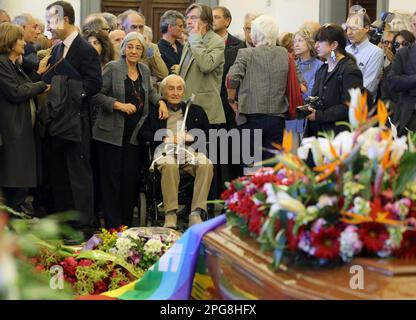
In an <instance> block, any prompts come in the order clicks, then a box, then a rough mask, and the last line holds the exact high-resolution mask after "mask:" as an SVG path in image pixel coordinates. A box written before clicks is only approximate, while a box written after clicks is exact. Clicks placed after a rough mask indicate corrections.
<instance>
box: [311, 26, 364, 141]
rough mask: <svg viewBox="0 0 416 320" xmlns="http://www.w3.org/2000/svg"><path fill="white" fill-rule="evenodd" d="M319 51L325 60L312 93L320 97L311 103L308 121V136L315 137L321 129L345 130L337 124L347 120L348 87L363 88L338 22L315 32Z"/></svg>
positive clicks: (316, 77) (358, 71) (361, 78)
mask: <svg viewBox="0 0 416 320" xmlns="http://www.w3.org/2000/svg"><path fill="white" fill-rule="evenodd" d="M315 41H316V45H315V47H316V50H317V52H318V55H319V57H320V58H322V59H325V60H326V63H325V64H324V65H323V66H322V67H321V68H320V69H319V70H318V72H317V73H316V76H315V84H314V87H313V89H312V96H317V97H319V98H320V99H319V100H318V101H316V102H315V103H314V107H312V106H309V107H308V111H309V112H310V114H309V115H308V116H307V117H306V118H307V119H308V120H309V121H308V123H307V126H306V130H305V137H310V136H316V135H317V134H318V132H323V131H331V130H332V131H335V134H337V133H339V132H340V131H343V130H344V129H345V127H343V126H335V123H336V122H338V121H348V105H347V102H348V101H349V100H350V96H349V93H348V90H349V89H351V88H357V87H362V85H363V76H362V73H361V71H360V69H358V67H357V65H356V63H355V60H354V58H353V57H352V56H351V55H349V54H348V53H347V52H346V51H345V46H346V43H347V39H346V37H345V33H344V30H343V29H342V28H341V27H340V26H338V25H335V24H328V25H325V26H323V27H322V28H321V29H319V31H318V32H317V33H316V35H315Z"/></svg>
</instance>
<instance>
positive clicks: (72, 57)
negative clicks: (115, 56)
mask: <svg viewBox="0 0 416 320" xmlns="http://www.w3.org/2000/svg"><path fill="white" fill-rule="evenodd" d="M59 46H60V45H56V46H55V47H54V48H53V49H52V54H51V56H52V57H51V60H50V61H51V65H53V64H54V63H56V62H57V61H58V60H59V59H60V57H59V56H58V54H59ZM65 59H66V60H68V62H69V63H70V64H71V65H72V66H73V67H74V68H75V69H76V70H77V71H78V72H79V73H80V75H81V77H82V86H83V87H84V91H85V93H86V99H85V102H88V101H89V98H90V97H92V96H93V95H94V94H96V93H98V92H100V90H101V87H102V85H103V84H102V76H101V64H100V59H99V57H98V54H97V51H96V50H95V49H94V48H93V47H92V46H91V45H90V44H89V43H88V42H87V41H86V40H85V39H83V38H82V37H81V35H79V34H78V36H77V37H76V38H75V40H74V42H73V43H72V45H71V47H70V48H69V50H68V53H67V55H66V57H65ZM84 106H85V104H84Z"/></svg>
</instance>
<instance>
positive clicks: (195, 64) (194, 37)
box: [179, 4, 225, 127]
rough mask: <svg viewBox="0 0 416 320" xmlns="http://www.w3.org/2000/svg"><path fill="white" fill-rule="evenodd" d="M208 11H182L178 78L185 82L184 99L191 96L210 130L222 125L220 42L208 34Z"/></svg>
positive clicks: (193, 8)
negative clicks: (182, 43) (185, 33)
mask: <svg viewBox="0 0 416 320" xmlns="http://www.w3.org/2000/svg"><path fill="white" fill-rule="evenodd" d="M212 23H213V18H212V9H211V8H210V7H208V6H205V5H202V4H192V5H190V6H189V7H188V9H187V10H186V27H187V29H188V31H189V39H188V43H187V44H186V45H185V47H184V49H183V53H182V59H181V62H180V65H179V75H180V76H181V77H182V78H183V79H184V80H185V82H186V92H185V99H188V98H189V97H190V96H191V95H192V94H195V96H196V97H195V104H197V105H200V106H201V107H202V108H203V109H204V111H205V113H206V114H207V116H208V120H209V123H210V124H211V126H213V127H216V126H219V125H222V124H224V123H225V115H224V109H223V107H222V102H221V96H220V92H221V80H222V73H223V67H224V48H225V43H224V40H223V39H222V38H221V37H220V36H218V35H217V34H215V32H214V31H212Z"/></svg>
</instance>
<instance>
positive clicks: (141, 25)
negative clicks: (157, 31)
mask: <svg viewBox="0 0 416 320" xmlns="http://www.w3.org/2000/svg"><path fill="white" fill-rule="evenodd" d="M130 28H131V29H133V30H137V29H140V30H143V29H144V24H139V25H137V24H132V25H130Z"/></svg>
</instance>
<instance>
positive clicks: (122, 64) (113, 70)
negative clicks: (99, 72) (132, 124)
mask: <svg viewBox="0 0 416 320" xmlns="http://www.w3.org/2000/svg"><path fill="white" fill-rule="evenodd" d="M138 69H139V73H140V79H141V84H142V86H143V90H144V93H145V101H144V108H143V114H142V117H141V118H140V121H139V122H138V123H137V126H136V128H135V129H134V131H133V134H132V136H131V140H130V143H131V144H134V145H138V144H139V142H138V137H137V135H138V133H139V130H140V128H141V126H142V125H143V122H144V120H146V117H147V116H148V114H149V101H150V103H152V104H153V105H157V103H158V102H159V100H160V99H161V97H160V95H159V94H158V93H157V92H156V90H155V89H154V88H153V86H152V84H151V81H150V70H149V68H148V67H147V66H146V65H145V64H143V63H139V64H138ZM127 74H128V70H127V63H126V60H125V59H124V58H120V60H118V61H111V62H109V63H108V64H107V65H106V66H105V67H104V71H103V88H102V90H101V92H100V93H97V94H96V95H95V96H94V97H93V98H92V101H91V103H92V105H93V106H95V107H97V108H98V116H97V121H96V122H95V123H94V126H93V129H92V137H93V139H94V140H98V141H102V142H107V143H110V144H114V145H116V146H122V144H123V131H124V118H125V113H124V112H121V111H119V110H114V109H113V105H114V102H116V101H119V102H122V103H125V101H126V100H125V91H126V90H125V87H124V80H125V79H126V77H127Z"/></svg>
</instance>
